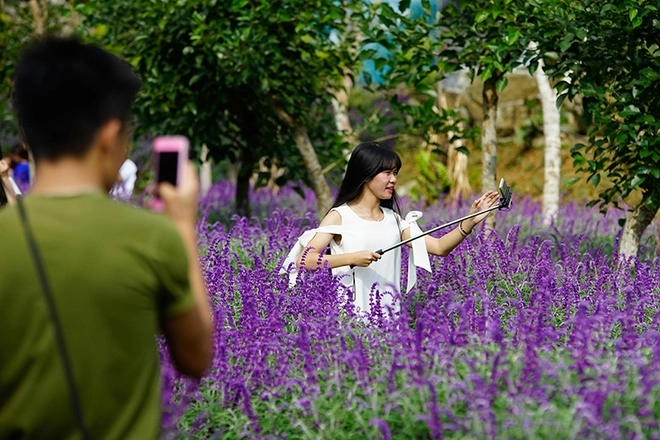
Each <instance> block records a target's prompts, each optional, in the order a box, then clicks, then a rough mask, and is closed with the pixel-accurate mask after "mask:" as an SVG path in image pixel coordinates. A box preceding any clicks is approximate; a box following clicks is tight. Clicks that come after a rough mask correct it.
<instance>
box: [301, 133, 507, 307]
mask: <svg viewBox="0 0 660 440" xmlns="http://www.w3.org/2000/svg"><path fill="white" fill-rule="evenodd" d="M400 169H401V158H400V157H399V155H398V154H396V152H394V150H392V149H391V148H389V147H386V146H384V145H381V144H379V143H377V142H365V143H362V144H360V145H358V147H357V148H356V149H355V151H353V153H352V155H351V158H350V160H349V162H348V166H347V168H346V174H345V176H344V180H343V181H342V183H341V186H340V188H339V193H338V194H337V198H336V200H335V202H334V204H333V206H332V208H331V209H330V211H329V212H328V214H327V215H326V216H325V217H324V218H323V220H322V221H321V223H320V225H319V228H317V229H316V230H315V234H314V235H313V237H312V238H311V240H310V241H309V242H308V243H307V245H306V247H305V250H304V251H303V252H302V253H301V254H300V256H299V257H298V259H297V262H296V263H297V266H298V267H301V268H302V267H304V268H307V269H316V268H320V267H331V268H332V269H333V273H334V274H337V275H341V280H342V282H343V283H344V284H345V285H346V286H347V287H349V288H350V289H352V291H353V294H354V302H355V305H356V306H357V307H358V308H360V309H361V310H363V311H367V312H368V311H370V310H371V305H370V293H371V292H372V289H373V291H374V292H375V291H376V290H378V291H379V292H380V294H381V296H382V299H381V304H380V306H381V307H383V306H385V305H387V304H392V296H391V293H392V292H399V289H400V281H401V248H396V249H394V250H392V251H389V252H386V253H385V254H383V255H380V254H378V253H377V252H376V250H378V249H385V248H387V247H389V246H391V245H394V244H396V243H398V242H400V241H402V240H406V239H408V238H409V237H410V236H411V235H410V234H411V226H410V224H409V223H408V222H407V221H405V220H403V219H402V218H401V217H400V215H399V213H398V210H399V206H398V199H397V195H396V191H395V189H394V187H395V185H396V181H397V174H398V173H399V170H400ZM498 202H499V194H498V193H497V192H495V191H488V192H486V193H485V194H484V195H482V196H481V197H479V198H478V199H477V200H475V201H474V203H472V206H471V207H470V213H474V212H477V211H481V210H484V209H487V208H490V207H493V206H495V205H497V203H498ZM488 214H489V213H484V214H482V215H479V216H476V217H472V218H470V219H467V220H464V221H463V222H461V223H460V224H459V225H458V227H457V228H456V229H454V230H452V231H451V232H449V233H447V234H445V235H443V236H442V237H440V238H434V237H431V236H430V235H426V236H425V237H424V238H423V243H424V244H425V245H426V249H427V251H428V253H430V254H433V255H441V256H445V255H448V254H449V253H450V252H451V251H452V249H454V248H455V247H456V246H458V245H459V244H460V243H461V242H462V241H463V239H464V238H465V237H467V236H468V235H469V234H470V233H471V232H472V229H473V228H474V227H475V226H476V225H477V224H478V223H480V222H482V221H483V220H484V219H485V218H486V217H487V216H488ZM416 241H420V242H421V241H422V239H419V240H416ZM414 242H415V241H413V242H412V243H414ZM412 243H409V244H408V246H411V245H412ZM328 246H329V247H330V253H329V254H326V253H322V251H323V250H324V249H326V248H327V247H328ZM429 270H430V268H429ZM387 292H389V293H390V294H389V295H388V294H387ZM371 300H372V301H373V300H374V296H372V297H371ZM393 307H394V308H395V309H398V304H393Z"/></svg>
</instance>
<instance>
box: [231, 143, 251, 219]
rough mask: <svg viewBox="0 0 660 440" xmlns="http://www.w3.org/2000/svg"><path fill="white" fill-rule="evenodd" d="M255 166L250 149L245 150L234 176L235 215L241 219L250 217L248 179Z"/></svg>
mask: <svg viewBox="0 0 660 440" xmlns="http://www.w3.org/2000/svg"><path fill="white" fill-rule="evenodd" d="M255 165H256V160H255V159H254V157H252V153H251V150H250V148H246V149H245V150H244V153H243V157H242V158H241V163H240V166H239V168H238V175H237V176H236V194H235V202H236V214H238V215H240V216H243V217H248V218H249V217H250V215H251V214H252V213H251V210H250V178H251V177H252V172H253V171H254V167H255Z"/></svg>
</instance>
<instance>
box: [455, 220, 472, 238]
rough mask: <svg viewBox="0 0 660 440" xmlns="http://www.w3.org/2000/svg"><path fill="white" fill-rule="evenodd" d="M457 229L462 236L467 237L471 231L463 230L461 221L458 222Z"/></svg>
mask: <svg viewBox="0 0 660 440" xmlns="http://www.w3.org/2000/svg"><path fill="white" fill-rule="evenodd" d="M458 231H459V232H460V233H461V235H462V236H463V237H467V236H468V235H470V234H471V233H472V231H470V232H465V229H463V222H460V223H459V224H458Z"/></svg>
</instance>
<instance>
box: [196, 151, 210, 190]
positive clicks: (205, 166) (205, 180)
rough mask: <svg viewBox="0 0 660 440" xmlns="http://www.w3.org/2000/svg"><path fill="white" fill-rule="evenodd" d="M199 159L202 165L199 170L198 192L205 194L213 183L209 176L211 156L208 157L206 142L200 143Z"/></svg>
mask: <svg viewBox="0 0 660 440" xmlns="http://www.w3.org/2000/svg"><path fill="white" fill-rule="evenodd" d="M200 159H201V161H202V167H201V169H200V172H199V189H200V194H201V195H205V194H206V193H207V192H208V191H209V189H210V188H211V185H212V184H213V178H212V176H211V158H209V147H208V146H207V145H206V144H204V145H202V154H201V156H200Z"/></svg>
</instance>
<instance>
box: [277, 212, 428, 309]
mask: <svg viewBox="0 0 660 440" xmlns="http://www.w3.org/2000/svg"><path fill="white" fill-rule="evenodd" d="M381 209H382V210H383V213H384V214H385V215H384V217H383V219H382V220H381V221H375V220H365V219H363V218H361V217H360V216H359V215H357V214H356V213H355V212H354V211H353V210H352V209H351V208H350V207H349V206H348V205H346V204H343V205H340V206H338V207H336V208H333V210H334V211H337V213H339V215H340V216H341V219H342V222H341V225H332V226H322V227H319V228H316V229H312V230H308V231H306V232H305V233H303V234H302V235H301V236H300V237H299V238H298V240H297V242H296V244H295V246H294V247H293V249H292V250H291V252H290V253H289V255H288V256H287V258H286V259H285V261H284V264H283V267H282V272H285V271H286V270H291V265H292V264H295V262H296V261H297V260H298V257H299V256H300V255H301V253H302V252H304V249H305V248H306V247H307V245H308V244H309V242H310V241H311V240H312V239H313V238H314V236H315V235H316V234H317V233H328V234H334V235H340V236H341V240H340V241H339V242H337V241H335V240H334V239H333V240H331V241H330V252H331V253H332V254H333V255H341V254H347V253H352V252H358V251H363V250H371V251H377V250H380V249H387V248H388V247H390V246H392V245H395V244H397V243H399V242H400V241H401V234H402V232H403V231H405V230H406V229H407V228H409V227H410V228H411V231H410V232H411V236H413V237H414V236H416V235H419V234H421V233H422V231H421V229H420V228H419V227H418V226H417V224H416V223H415V221H416V220H417V219H418V218H420V217H421V212H419V211H413V212H411V213H409V214H408V215H407V216H406V219H405V220H404V219H401V218H400V217H399V215H398V214H396V213H395V212H394V211H393V210H391V209H388V208H381ZM412 244H413V251H412V252H411V258H410V260H409V265H408V287H407V291H410V289H411V288H412V286H413V285H414V284H415V281H416V278H417V277H416V272H415V266H419V267H422V268H424V269H426V270H427V271H429V272H430V271H431V267H430V262H429V258H428V253H427V250H426V245H425V244H424V240H423V239H419V240H415V241H413V242H412ZM332 272H333V274H334V275H337V276H338V277H339V279H340V281H341V282H342V283H343V284H344V285H345V286H346V287H347V288H349V289H350V290H351V291H352V292H353V302H354V304H355V305H356V306H357V307H358V308H359V309H360V310H362V311H365V312H370V311H371V305H372V304H371V303H370V302H371V301H375V300H376V296H375V295H371V292H372V291H373V292H374V293H375V292H376V291H378V292H379V293H380V297H381V298H380V303H379V307H381V308H384V307H386V306H388V305H390V306H392V308H393V309H394V310H398V309H399V304H398V301H394V300H393V299H394V294H395V293H398V292H400V291H401V247H397V248H395V249H392V250H390V251H388V252H385V253H384V254H383V255H382V257H381V259H380V260H378V261H376V262H373V263H371V264H370V265H369V266H368V267H353V268H351V267H350V266H342V267H336V268H333V269H332ZM296 274H297V271H295V270H293V271H290V272H289V275H290V280H291V282H294V280H295V278H296ZM370 299H371V301H370Z"/></svg>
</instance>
